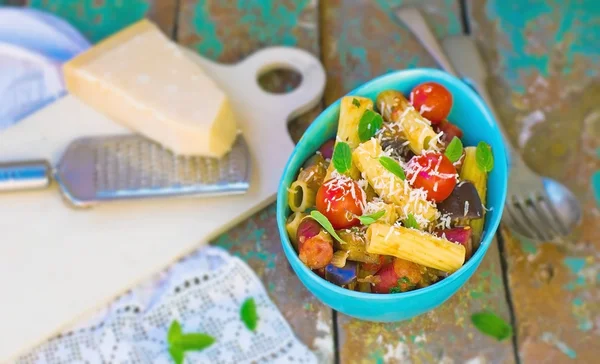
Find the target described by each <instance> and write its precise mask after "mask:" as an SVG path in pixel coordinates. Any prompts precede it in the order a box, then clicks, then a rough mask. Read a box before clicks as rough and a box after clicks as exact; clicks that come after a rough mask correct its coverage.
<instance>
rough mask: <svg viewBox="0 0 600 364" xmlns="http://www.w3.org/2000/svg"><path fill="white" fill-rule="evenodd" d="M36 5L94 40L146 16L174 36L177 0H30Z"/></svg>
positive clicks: (32, 5) (30, 4) (29, 3)
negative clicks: (59, 17)
mask: <svg viewBox="0 0 600 364" xmlns="http://www.w3.org/2000/svg"><path fill="white" fill-rule="evenodd" d="M27 3H28V5H29V6H30V7H33V8H37V9H42V10H46V11H48V12H51V13H53V14H55V15H58V16H61V17H62V18H64V19H65V20H67V21H68V22H69V23H71V24H72V25H73V26H74V27H75V28H77V29H78V30H79V31H80V32H82V34H83V35H84V36H85V37H86V38H87V39H89V40H90V41H91V42H97V41H99V40H101V39H104V38H106V37H107V36H109V35H111V34H113V33H115V32H116V31H118V30H120V29H122V28H123V27H125V26H127V25H129V24H131V23H134V22H136V21H137V20H140V19H142V18H144V17H148V18H149V19H152V20H153V21H155V22H156V23H157V24H158V26H159V27H160V28H161V29H162V30H163V32H165V34H167V35H169V36H172V34H173V30H174V27H175V13H176V6H177V1H174V0H127V1H123V0H81V1H64V0H28V1H27Z"/></svg>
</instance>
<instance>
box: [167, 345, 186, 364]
mask: <svg viewBox="0 0 600 364" xmlns="http://www.w3.org/2000/svg"><path fill="white" fill-rule="evenodd" d="M169 354H171V358H172V359H173V361H174V362H175V364H183V350H181V348H180V347H178V346H169Z"/></svg>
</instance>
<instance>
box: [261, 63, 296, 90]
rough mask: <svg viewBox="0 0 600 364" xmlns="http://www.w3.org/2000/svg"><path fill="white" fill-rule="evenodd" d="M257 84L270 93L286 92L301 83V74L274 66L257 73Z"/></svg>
mask: <svg viewBox="0 0 600 364" xmlns="http://www.w3.org/2000/svg"><path fill="white" fill-rule="evenodd" d="M257 81H258V84H259V85H260V88H262V89H263V90H264V91H266V92H268V93H272V94H287V93H290V92H292V91H294V90H295V89H296V88H298V86H300V84H301V83H302V74H301V73H300V72H298V71H296V70H294V69H290V68H281V67H280V68H274V69H269V70H266V71H265V72H262V73H260V74H259V75H258V80H257Z"/></svg>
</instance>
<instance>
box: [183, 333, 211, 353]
mask: <svg viewBox="0 0 600 364" xmlns="http://www.w3.org/2000/svg"><path fill="white" fill-rule="evenodd" d="M214 342H215V338H214V337H212V336H210V335H207V334H184V335H181V336H180V337H179V339H178V340H177V341H176V344H177V345H175V347H176V348H178V349H182V350H183V351H184V352H185V351H188V350H204V349H206V348H207V347H209V346H211V345H212V344H214Z"/></svg>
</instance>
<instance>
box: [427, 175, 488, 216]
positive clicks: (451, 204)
mask: <svg viewBox="0 0 600 364" xmlns="http://www.w3.org/2000/svg"><path fill="white" fill-rule="evenodd" d="M437 208H438V210H439V211H440V212H441V213H442V214H447V215H449V216H450V217H451V218H452V219H480V218H482V217H483V205H482V203H481V199H480V198H479V194H478V193H477V189H476V188H475V186H474V185H473V183H471V182H469V181H460V182H459V183H458V184H457V185H456V186H455V187H454V190H452V193H451V194H450V196H448V198H446V199H445V200H444V201H442V202H439V203H438V204H437Z"/></svg>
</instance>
